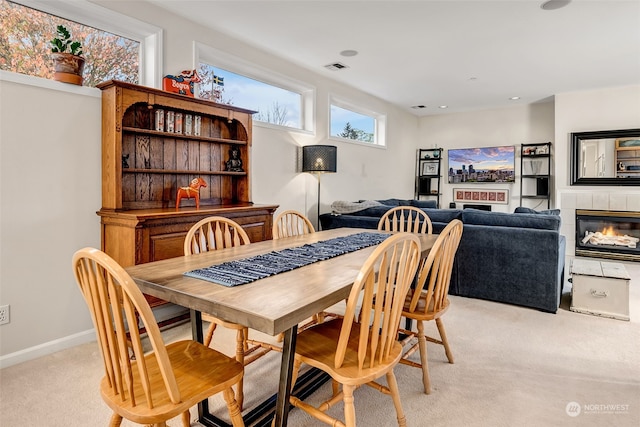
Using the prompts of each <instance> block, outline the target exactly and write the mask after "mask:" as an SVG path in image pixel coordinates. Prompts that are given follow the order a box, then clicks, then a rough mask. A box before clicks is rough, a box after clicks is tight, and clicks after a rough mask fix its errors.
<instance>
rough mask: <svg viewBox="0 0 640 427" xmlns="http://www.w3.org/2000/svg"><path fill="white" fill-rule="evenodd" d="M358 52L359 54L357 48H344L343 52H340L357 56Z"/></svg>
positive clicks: (343, 54) (344, 54)
mask: <svg viewBox="0 0 640 427" xmlns="http://www.w3.org/2000/svg"><path fill="white" fill-rule="evenodd" d="M357 54H358V51H357V50H351V49H347V50H343V51H342V52H340V55H342V56H356V55H357Z"/></svg>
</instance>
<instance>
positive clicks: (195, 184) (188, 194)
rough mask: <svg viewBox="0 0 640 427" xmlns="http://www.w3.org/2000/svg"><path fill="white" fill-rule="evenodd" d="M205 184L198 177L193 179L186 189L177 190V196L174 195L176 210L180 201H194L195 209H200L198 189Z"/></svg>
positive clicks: (205, 184)
mask: <svg viewBox="0 0 640 427" xmlns="http://www.w3.org/2000/svg"><path fill="white" fill-rule="evenodd" d="M206 186H207V183H206V182H205V181H204V179H202V178H200V177H198V178H193V179H192V180H191V183H190V184H189V186H188V187H180V188H178V194H177V195H176V209H178V208H179V207H180V200H181V199H183V198H185V199H191V198H194V199H196V209H200V187H206Z"/></svg>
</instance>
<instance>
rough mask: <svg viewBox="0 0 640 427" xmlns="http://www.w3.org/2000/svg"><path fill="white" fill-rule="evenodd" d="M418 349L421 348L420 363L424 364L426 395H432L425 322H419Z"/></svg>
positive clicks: (423, 374)
mask: <svg viewBox="0 0 640 427" xmlns="http://www.w3.org/2000/svg"><path fill="white" fill-rule="evenodd" d="M417 323H418V347H419V348H420V363H421V364H422V384H423V385H424V392H425V394H431V380H430V379H429V365H428V364H427V339H426V337H425V336H424V322H423V321H422V320H419V321H418V322H417Z"/></svg>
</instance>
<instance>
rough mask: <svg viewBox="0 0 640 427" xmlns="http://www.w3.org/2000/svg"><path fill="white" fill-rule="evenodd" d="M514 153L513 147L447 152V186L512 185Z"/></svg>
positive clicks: (514, 163) (464, 149)
mask: <svg viewBox="0 0 640 427" xmlns="http://www.w3.org/2000/svg"><path fill="white" fill-rule="evenodd" d="M515 153H516V150H515V146H513V145H509V146H505V147H481V148H455V149H451V150H448V151H447V154H448V160H449V184H466V183H478V182H479V183H486V182H501V183H505V182H506V183H513V182H514V181H515V165H516V154H515Z"/></svg>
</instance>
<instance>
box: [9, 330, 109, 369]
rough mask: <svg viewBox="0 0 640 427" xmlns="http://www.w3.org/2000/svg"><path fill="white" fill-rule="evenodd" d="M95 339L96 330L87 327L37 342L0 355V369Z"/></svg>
mask: <svg viewBox="0 0 640 427" xmlns="http://www.w3.org/2000/svg"><path fill="white" fill-rule="evenodd" d="M95 340H96V331H95V330H94V329H89V330H86V331H83V332H78V333H77V334H73V335H69V336H66V337H63V338H60V339H57V340H53V341H49V342H46V343H43V344H38V345H36V346H34V347H30V348H25V349H24V350H20V351H16V352H15V353H9V354H6V355H4V356H0V369H2V368H8V367H9V366H13V365H17V364H18V363H22V362H26V361H28V360H32V359H37V358H38V357H42V356H46V355H48V354H52V353H55V352H58V351H60V350H66V349H67V348H71V347H75V346H77V345H80V344H85V343H88V342H91V341H95Z"/></svg>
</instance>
